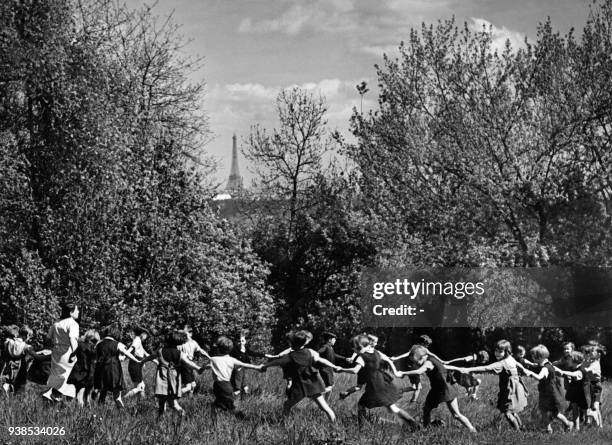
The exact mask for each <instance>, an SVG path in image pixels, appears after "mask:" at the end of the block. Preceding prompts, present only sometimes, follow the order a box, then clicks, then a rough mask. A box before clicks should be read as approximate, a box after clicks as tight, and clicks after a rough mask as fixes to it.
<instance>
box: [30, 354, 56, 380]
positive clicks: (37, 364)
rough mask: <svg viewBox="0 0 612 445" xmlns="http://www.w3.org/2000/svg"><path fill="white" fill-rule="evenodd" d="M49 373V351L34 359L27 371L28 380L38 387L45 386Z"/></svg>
mask: <svg viewBox="0 0 612 445" xmlns="http://www.w3.org/2000/svg"><path fill="white" fill-rule="evenodd" d="M50 373H51V351H50V350H45V351H41V352H39V353H38V355H37V356H36V357H34V361H33V362H32V364H31V365H30V369H28V380H29V381H31V382H34V383H38V384H39V385H46V384H47V380H48V379H49V374H50Z"/></svg>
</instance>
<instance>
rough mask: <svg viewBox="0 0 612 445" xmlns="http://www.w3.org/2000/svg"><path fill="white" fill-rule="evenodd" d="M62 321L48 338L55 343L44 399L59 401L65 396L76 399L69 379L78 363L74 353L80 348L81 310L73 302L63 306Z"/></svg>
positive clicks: (51, 329)
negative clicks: (48, 388)
mask: <svg viewBox="0 0 612 445" xmlns="http://www.w3.org/2000/svg"><path fill="white" fill-rule="evenodd" d="M61 309H62V314H61V320H60V321H58V322H57V323H55V324H54V325H53V326H51V328H50V329H49V332H48V333H47V337H48V338H49V340H50V341H51V342H52V343H53V349H52V352H51V371H50V374H49V379H48V380H47V385H48V386H49V387H50V390H49V391H47V392H45V393H43V397H44V398H46V399H48V400H51V401H58V400H60V399H61V398H62V397H63V396H68V397H74V396H75V391H74V386H72V385H70V384H68V377H69V376H70V372H71V371H72V368H73V367H74V365H75V363H76V358H75V357H74V355H73V354H74V352H75V351H76V349H77V347H78V346H79V324H78V323H77V322H76V320H77V318H79V308H78V306H77V305H76V304H75V303H73V302H65V303H63V304H62V307H61Z"/></svg>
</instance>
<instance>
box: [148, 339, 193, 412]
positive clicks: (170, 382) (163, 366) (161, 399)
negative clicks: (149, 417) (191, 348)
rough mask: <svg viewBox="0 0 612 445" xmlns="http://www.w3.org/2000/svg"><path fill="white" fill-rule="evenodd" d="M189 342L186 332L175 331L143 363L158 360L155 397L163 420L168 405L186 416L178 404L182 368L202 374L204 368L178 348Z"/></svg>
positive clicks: (180, 392) (180, 393)
mask: <svg viewBox="0 0 612 445" xmlns="http://www.w3.org/2000/svg"><path fill="white" fill-rule="evenodd" d="M185 342H187V334H186V333H185V332H184V331H174V332H171V333H170V334H168V336H167V337H166V342H165V346H164V347H163V348H160V349H159V350H158V351H157V354H151V355H148V356H147V357H145V358H144V359H143V360H142V361H143V363H145V362H148V361H153V360H157V372H156V373H155V396H156V397H157V403H158V409H157V418H158V419H159V418H161V417H162V416H163V415H164V412H165V411H166V405H170V406H171V407H172V409H174V410H175V411H176V412H177V413H179V414H180V415H181V416H183V415H184V414H185V412H184V411H183V408H182V407H181V405H179V403H178V399H179V398H180V397H181V395H182V386H181V372H180V369H181V368H182V367H185V366H187V367H189V368H190V369H193V370H196V371H197V372H199V373H201V372H202V371H203V370H204V368H203V367H200V366H198V365H196V364H195V363H194V362H192V361H191V360H190V359H189V358H188V357H187V354H185V353H184V352H181V351H179V349H178V347H179V346H180V345H182V344H185Z"/></svg>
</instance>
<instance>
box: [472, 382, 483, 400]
mask: <svg viewBox="0 0 612 445" xmlns="http://www.w3.org/2000/svg"><path fill="white" fill-rule="evenodd" d="M476 382H477V383H476V385H475V386H472V394H471V395H470V397H471V398H472V399H474V400H478V388H480V383H482V380H480V379H476Z"/></svg>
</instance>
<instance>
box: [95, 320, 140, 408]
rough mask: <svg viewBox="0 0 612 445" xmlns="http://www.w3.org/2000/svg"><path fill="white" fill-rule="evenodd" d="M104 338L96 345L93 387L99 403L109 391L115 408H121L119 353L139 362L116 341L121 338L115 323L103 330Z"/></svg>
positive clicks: (104, 399) (122, 384)
mask: <svg viewBox="0 0 612 445" xmlns="http://www.w3.org/2000/svg"><path fill="white" fill-rule="evenodd" d="M103 335H104V338H103V339H102V340H101V341H100V342H99V343H98V344H97V345H96V357H97V360H96V366H95V370H94V387H95V388H96V389H97V390H98V391H99V392H100V396H99V398H98V402H99V403H104V402H105V401H106V394H107V393H108V392H109V391H110V392H112V393H113V398H114V400H115V404H116V405H117V408H123V401H122V400H121V391H123V390H124V389H125V383H124V381H123V369H122V367H121V362H120V361H119V354H123V355H125V356H126V357H127V358H129V359H130V360H133V361H135V362H140V360H138V359H137V358H136V357H134V356H133V355H132V353H131V352H130V351H128V350H127V348H126V347H125V345H124V344H123V343H120V342H119V341H117V339H118V338H121V330H120V329H119V327H118V326H117V325H111V326H108V327H107V328H106V329H104V331H103Z"/></svg>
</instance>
